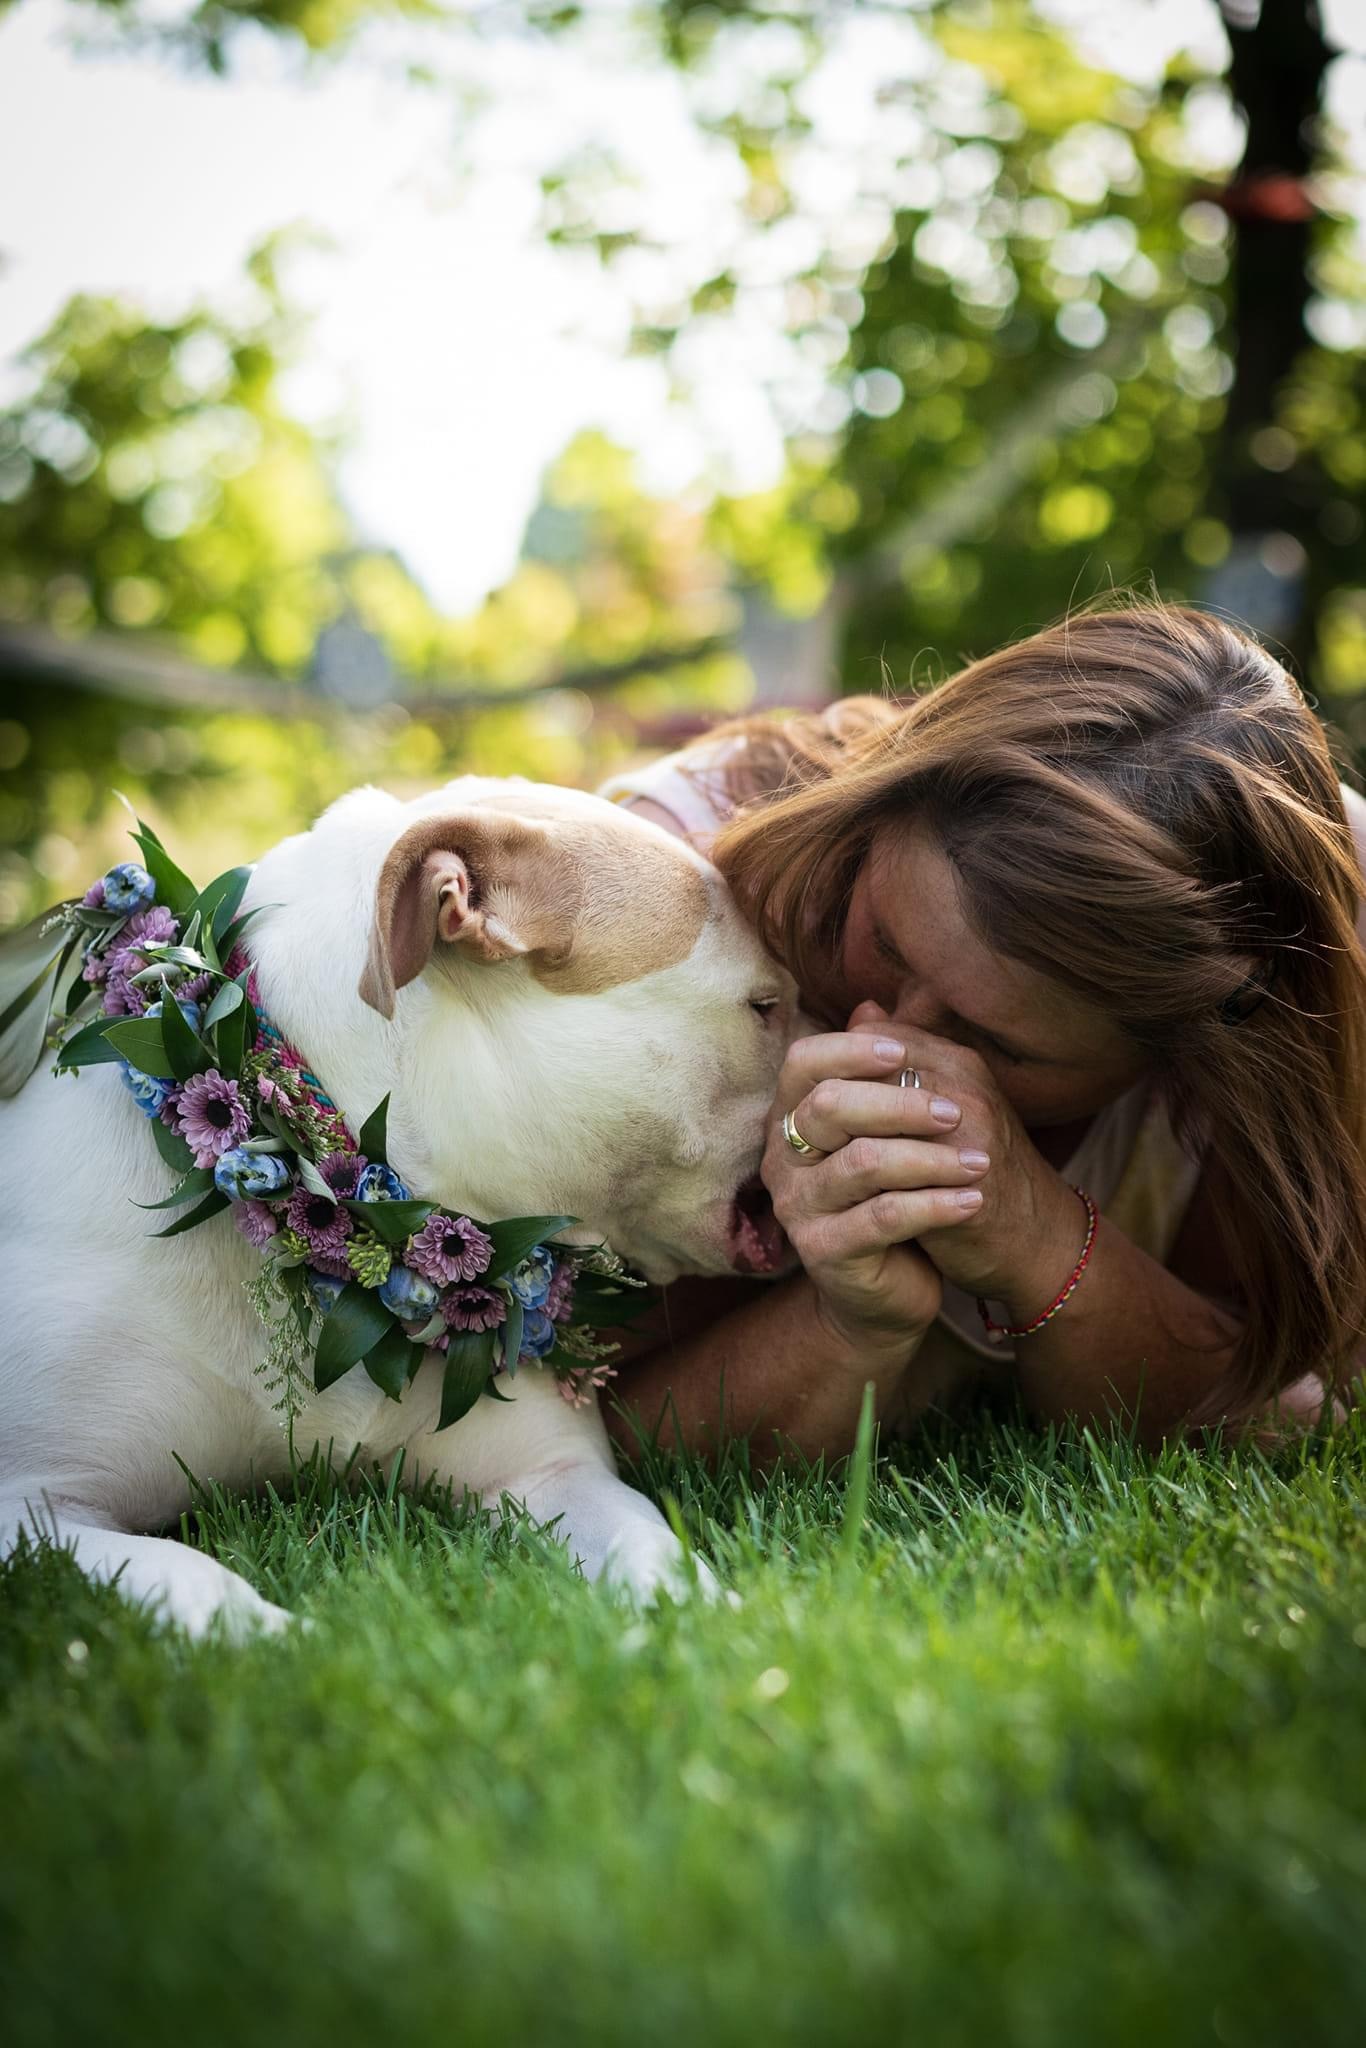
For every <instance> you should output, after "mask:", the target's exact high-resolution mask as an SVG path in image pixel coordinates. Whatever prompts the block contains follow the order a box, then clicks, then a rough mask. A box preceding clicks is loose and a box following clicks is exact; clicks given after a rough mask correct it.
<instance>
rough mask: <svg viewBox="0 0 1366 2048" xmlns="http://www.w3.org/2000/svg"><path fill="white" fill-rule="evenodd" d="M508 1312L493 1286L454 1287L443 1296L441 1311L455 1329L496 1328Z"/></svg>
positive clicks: (505, 1318) (504, 1319) (503, 1320)
mask: <svg viewBox="0 0 1366 2048" xmlns="http://www.w3.org/2000/svg"><path fill="white" fill-rule="evenodd" d="M507 1312H508V1311H507V1303H506V1302H505V1301H504V1299H503V1297H502V1295H501V1294H495V1293H494V1291H493V1289H492V1288H491V1287H452V1288H451V1289H450V1290H449V1292H448V1293H446V1294H443V1295H442V1297H441V1313H442V1315H443V1316H444V1317H445V1319H446V1321H447V1322H448V1323H449V1325H450V1327H451V1328H452V1329H453V1330H496V1329H497V1327H498V1325H499V1323H501V1322H505V1321H506V1320H507Z"/></svg>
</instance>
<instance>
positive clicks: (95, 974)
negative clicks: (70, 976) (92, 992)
mask: <svg viewBox="0 0 1366 2048" xmlns="http://www.w3.org/2000/svg"><path fill="white" fill-rule="evenodd" d="M108 972H109V962H108V961H107V960H106V959H105V957H104V955H103V953H87V954H86V956H85V965H84V967H82V969H81V980H82V981H88V982H90V983H91V984H92V985H93V986H94V987H95V988H100V987H102V986H103V983H104V978H105V976H106V975H107V974H108Z"/></svg>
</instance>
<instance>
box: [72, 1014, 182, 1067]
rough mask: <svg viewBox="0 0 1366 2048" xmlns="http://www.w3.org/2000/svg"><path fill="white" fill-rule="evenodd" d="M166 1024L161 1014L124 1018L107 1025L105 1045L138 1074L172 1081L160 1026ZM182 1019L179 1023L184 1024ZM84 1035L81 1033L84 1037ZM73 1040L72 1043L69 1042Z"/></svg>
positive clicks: (168, 1057) (169, 1062) (169, 1060)
mask: <svg viewBox="0 0 1366 2048" xmlns="http://www.w3.org/2000/svg"><path fill="white" fill-rule="evenodd" d="M165 1021H166V1014H165V1012H164V1011H163V1012H162V1014H161V1016H160V1017H127V1018H124V1019H122V1020H121V1021H120V1022H119V1023H116V1024H113V1025H111V1026H110V1028H109V1030H108V1032H107V1033H106V1034H105V1039H106V1043H107V1044H109V1045H112V1046H113V1048H114V1050H115V1052H116V1053H117V1054H118V1055H119V1057H120V1058H121V1059H125V1060H127V1061H128V1064H129V1065H130V1066H133V1067H137V1068H138V1069H139V1071H140V1072H141V1073H144V1074H154V1075H155V1076H156V1078H157V1080H159V1081H174V1080H176V1079H177V1078H178V1077H177V1075H176V1070H175V1068H174V1067H173V1066H172V1065H171V1059H170V1054H169V1053H168V1052H167V1050H166V1041H165V1039H164V1038H163V1037H162V1035H161V1027H162V1025H163V1024H164V1023H165ZM184 1021H185V1020H184V1018H183V1017H182V1018H181V1022H182V1023H184ZM84 1036H85V1033H84V1032H82V1033H81V1037H84ZM74 1042H75V1041H74V1040H73V1043H74Z"/></svg>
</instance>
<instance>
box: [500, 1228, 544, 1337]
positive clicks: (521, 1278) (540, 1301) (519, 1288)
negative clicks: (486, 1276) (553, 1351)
mask: <svg viewBox="0 0 1366 2048" xmlns="http://www.w3.org/2000/svg"><path fill="white" fill-rule="evenodd" d="M554 1277H555V1261H554V1259H553V1257H552V1256H551V1254H550V1253H549V1252H548V1251H547V1250H546V1248H545V1246H544V1245H543V1244H535V1245H533V1246H532V1247H531V1250H530V1251H529V1252H528V1253H527V1255H526V1257H525V1258H524V1259H523V1260H522V1263H521V1265H520V1266H514V1267H513V1269H512V1271H511V1272H510V1273H509V1274H508V1276H507V1279H506V1281H505V1282H504V1285H505V1286H507V1287H510V1288H511V1290H512V1292H513V1293H514V1294H515V1295H516V1297H517V1299H518V1301H520V1302H521V1304H522V1307H523V1308H526V1309H543V1308H544V1307H545V1305H546V1302H547V1300H548V1299H549V1297H550V1283H551V1281H552V1280H553V1279H554ZM537 1355H538V1356H539V1353H538V1354H537Z"/></svg>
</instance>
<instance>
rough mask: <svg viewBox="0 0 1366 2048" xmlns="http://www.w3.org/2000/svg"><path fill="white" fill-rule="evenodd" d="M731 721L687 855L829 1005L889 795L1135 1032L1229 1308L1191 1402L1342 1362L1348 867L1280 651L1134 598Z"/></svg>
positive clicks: (1365, 1131)
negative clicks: (1216, 1362) (711, 844)
mask: <svg viewBox="0 0 1366 2048" xmlns="http://www.w3.org/2000/svg"><path fill="white" fill-rule="evenodd" d="M736 729H737V730H743V731H744V732H745V734H746V737H747V739H748V741H749V744H748V745H747V746H746V747H745V748H743V749H741V750H739V752H738V753H737V754H736V755H735V757H734V760H735V763H736V766H735V767H734V768H733V769H732V770H731V771H730V772H731V774H732V776H733V778H734V781H733V786H732V795H733V796H734V797H735V798H737V799H739V800H741V801H743V800H744V799H746V798H750V799H755V800H756V801H751V802H749V804H748V805H747V807H746V808H745V809H744V810H743V811H742V813H741V815H740V816H739V817H738V818H737V820H736V821H735V822H734V823H733V824H731V825H730V826H729V827H728V828H727V829H726V830H725V831H724V832H723V833H722V835H721V837H720V839H719V841H718V843H717V847H716V858H717V860H718V862H719V864H720V866H721V867H722V869H723V871H724V872H725V873H726V875H727V876H728V878H729V880H730V882H731V884H732V886H733V888H734V889H735V890H736V893H737V895H738V897H739V899H740V901H741V902H742V903H743V904H744V905H745V907H746V908H747V909H748V911H749V913H750V915H751V916H752V917H753V918H754V920H755V922H756V923H757V925H758V928H759V930H760V933H761V935H762V936H763V938H764V940H765V942H766V943H767V945H768V946H769V948H770V950H771V951H772V952H774V953H776V954H777V956H778V957H779V958H780V959H782V960H784V961H785V962H786V963H787V965H788V966H789V967H790V968H791V969H792V971H793V972H794V974H795V975H796V977H797V980H798V983H799V985H800V986H801V987H802V989H803V990H804V991H805V992H806V995H807V999H808V1001H809V1002H814V1003H815V1004H816V1006H817V1007H822V1006H824V1007H825V1008H826V1010H827V1014H831V1019H832V1021H836V1022H838V1023H842V1022H843V1019H842V1018H835V1017H834V1016H833V1013H832V1009H831V1005H832V1000H833V999H832V992H831V969H832V962H834V961H836V960H837V959H838V954H839V945H840V937H841V934H842V931H843V924H844V918H845V914H846V911H847V908H848V901H849V893H850V889H851V887H852V885H853V881H854V878H855V876H856V875H857V874H858V871H859V869H860V867H861V866H862V864H863V862H864V860H865V859H866V858H867V856H868V853H869V851H870V849H871V847H872V845H873V843H874V841H875V840H876V839H877V838H879V836H880V835H882V834H884V833H885V832H887V831H889V830H890V831H897V830H904V829H905V828H906V827H907V826H908V825H910V824H911V823H912V822H914V823H917V824H919V825H922V826H928V827H929V829H930V830H932V831H933V832H934V834H935V835H936V837H937V838H938V840H939V842H940V844H941V845H942V846H943V848H944V850H945V851H946V853H947V854H948V855H949V857H950V858H951V860H952V861H953V863H954V867H955V871H956V874H957V878H958V883H959V888H960V891H961V894H962V900H963V904H964V908H965V911H966V913H967V915H968V917H969V919H970V920H971V922H972V924H973V925H974V927H975V929H976V930H977V931H978V933H979V934H980V935H981V937H982V938H983V940H984V941H985V942H986V943H987V944H988V945H990V946H991V947H993V948H994V949H995V950H996V951H998V952H1000V953H1003V954H1006V955H1008V956H1009V957H1011V958H1012V959H1016V960H1020V961H1023V962H1025V963H1027V964H1028V965H1029V966H1030V967H1033V968H1035V969H1037V970H1038V971H1039V972H1040V973H1042V974H1044V975H1046V976H1048V977H1049V978H1050V979H1051V980H1053V981H1055V982H1057V983H1059V984H1061V985H1062V986H1064V987H1066V988H1068V989H1070V990H1072V991H1073V992H1075V993H1076V994H1077V995H1079V996H1081V997H1082V998H1083V999H1084V1000H1085V1001H1086V1002H1088V1003H1090V1004H1092V1005H1094V1006H1095V1007H1096V1008H1098V1009H1100V1010H1102V1011H1104V1012H1105V1013H1106V1014H1107V1015H1108V1016H1109V1017H1110V1018H1112V1019H1113V1020H1114V1022H1115V1023H1117V1024H1118V1025H1119V1027H1120V1028H1121V1029H1122V1030H1123V1031H1124V1032H1125V1033H1127V1034H1128V1036H1129V1037H1130V1039H1131V1040H1132V1041H1133V1042H1134V1043H1135V1044H1137V1045H1138V1046H1139V1047H1140V1048H1141V1049H1142V1051H1143V1053H1144V1055H1145V1057H1146V1059H1147V1061H1148V1062H1149V1064H1150V1066H1151V1069H1152V1071H1153V1073H1154V1075H1155V1077H1156V1079H1157V1081H1158V1084H1159V1085H1160V1086H1161V1088H1162V1089H1163V1091H1164V1094H1165V1097H1166V1100H1167V1103H1168V1106H1169V1108H1170V1111H1171V1113H1172V1116H1173V1119H1174V1121H1175V1123H1176V1126H1177V1128H1178V1130H1180V1131H1181V1132H1182V1134H1183V1136H1184V1137H1185V1139H1186V1141H1187V1143H1188V1144H1189V1145H1191V1147H1192V1148H1193V1149H1198V1150H1199V1151H1200V1152H1201V1153H1203V1154H1204V1156H1205V1157H1206V1159H1207V1160H1208V1162H1209V1164H1210V1165H1211V1166H1212V1167H1214V1168H1216V1169H1218V1170H1219V1171H1220V1172H1221V1174H1222V1177H1223V1180H1224V1182H1225V1184H1226V1196H1225V1197H1224V1198H1223V1199H1224V1210H1225V1221H1224V1229H1225V1238H1226V1245H1227V1252H1228V1256H1229V1259H1230V1261H1231V1263H1232V1266H1233V1269H1234V1272H1235V1274H1236V1276H1237V1281H1238V1286H1239V1293H1240V1297H1241V1301H1240V1312H1241V1313H1242V1315H1243V1316H1244V1318H1245V1321H1244V1325H1243V1333H1242V1336H1241V1338H1240V1341H1239V1343H1238V1346H1237V1349H1236V1352H1235V1356H1234V1359H1233V1362H1232V1365H1231V1367H1230V1370H1229V1373H1228V1375H1227V1376H1226V1378H1225V1380H1224V1383H1223V1384H1222V1385H1221V1386H1220V1387H1218V1388H1217V1389H1214V1390H1212V1392H1211V1395H1210V1398H1209V1400H1208V1402H1207V1403H1205V1404H1202V1407H1201V1410H1200V1412H1199V1414H1198V1415H1197V1416H1196V1417H1194V1418H1193V1419H1195V1420H1212V1419H1214V1418H1215V1417H1216V1416H1224V1415H1229V1416H1237V1415H1247V1414H1250V1413H1252V1412H1253V1411H1254V1410H1255V1409H1256V1408H1257V1407H1258V1406H1260V1405H1261V1404H1262V1403H1263V1402H1264V1401H1265V1400H1266V1399H1267V1398H1268V1397H1269V1396H1270V1395H1272V1394H1274V1393H1275V1392H1276V1391H1278V1390H1279V1389H1281V1388H1283V1387H1286V1386H1288V1385H1290V1384H1292V1383H1293V1382H1294V1381H1295V1380H1296V1379H1298V1378H1299V1377H1300V1376H1301V1375H1302V1374H1304V1373H1305V1372H1308V1371H1310V1370H1314V1371H1317V1372H1318V1373H1319V1374H1320V1375H1321V1376H1323V1377H1324V1378H1325V1379H1326V1380H1328V1381H1329V1382H1331V1383H1334V1384H1339V1385H1340V1384H1342V1383H1343V1381H1344V1378H1345V1376H1346V1372H1347V1367H1348V1361H1349V1358H1350V1354H1351V1352H1352V1349H1353V1347H1354V1345H1355V1344H1356V1342H1357V1341H1358V1340H1359V1338H1360V1336H1361V1333H1362V1330H1363V1326H1366V1143H1364V1142H1363V1141H1364V1140H1366V960H1363V955H1362V951H1361V948H1360V947H1359V945H1358V943H1357V939H1356V933H1355V925H1356V917H1357V910H1358V898H1359V895H1360V892H1361V886H1362V885H1361V876H1360V870H1359V868H1358V864H1357V858H1356V852H1355V848H1354V844H1353V840H1352V834H1351V831H1350V830H1349V827H1348V824H1347V819H1346V815H1345V813H1344V810H1343V804H1342V797H1341V792H1340V789H1339V785H1338V776H1337V770H1336V768H1335V766H1334V764H1333V760H1332V756H1331V753H1330V750H1329V746H1328V741H1327V738H1326V736H1325V733H1324V730H1323V728H1322V726H1321V725H1320V724H1319V721H1318V720H1317V719H1316V718H1315V716H1314V714H1313V713H1312V711H1311V710H1310V709H1309V707H1308V706H1307V705H1306V703H1305V701H1304V698H1303V696H1302V695H1301V693H1300V691H1299V690H1298V688H1297V687H1296V685H1295V684H1294V682H1293V681H1292V680H1291V678H1290V677H1289V676H1288V675H1287V673H1286V671H1285V670H1284V669H1283V668H1282V667H1281V666H1280V665H1279V664H1278V663H1277V662H1276V661H1274V660H1273V659H1272V657H1271V656H1270V655H1269V654H1267V653H1266V652H1265V650H1264V649H1263V648H1261V647H1260V646H1258V644H1257V643H1256V642H1255V641H1253V640H1251V639H1249V638H1248V637H1246V636H1245V635H1244V634H1242V633H1240V632H1238V631H1236V630H1235V629H1234V628H1233V627H1232V626H1230V625H1228V624H1226V623H1225V622H1224V621H1223V620H1222V619H1219V618H1215V617H1212V616H1210V615H1208V614H1205V613H1202V612H1195V611H1186V610H1179V609H1173V608H1169V607H1166V606H1162V605H1157V604H1151V603H1145V604H1138V605H1133V606H1129V607H1126V608H1124V609H1119V610H1106V611H1102V612H1091V613H1087V614H1085V615H1083V616H1080V617H1073V618H1071V619H1069V620H1067V621H1065V622H1063V623H1062V624H1059V625H1056V626H1053V627H1050V628H1049V629H1047V630H1046V631H1044V632H1042V633H1037V634H1035V635H1034V636H1033V637H1032V638H1030V639H1028V640H1025V641H1022V642H1020V643H1019V644H1017V645H1015V646H1011V647H1007V648H1005V649H1003V650H1002V651H1001V652H1000V653H998V654H993V655H989V656H988V657H987V658H986V659H985V660H983V661H977V662H974V663H973V664H972V665H971V667H969V668H966V669H964V670H963V671H962V672H961V673H960V674H958V675H956V676H953V677H952V678H951V679H950V680H949V681H947V682H945V683H942V684H940V685H939V687H938V688H936V689H934V690H932V691H930V692H929V693H928V694H926V695H924V696H922V697H920V698H918V699H915V700H913V701H911V702H908V703H906V704H903V705H897V704H895V703H887V702H883V701H880V700H877V699H871V698H865V699H852V700H846V702H845V703H844V704H843V705H841V706H839V707H837V711H836V714H835V715H834V717H833V719H832V718H831V716H830V715H827V717H826V718H825V719H798V720H794V721H791V722H790V723H789V725H788V726H786V727H784V728H779V729H776V730H775V729H774V728H773V727H771V726H767V727H765V726H763V725H762V724H760V723H758V722H753V721H752V722H749V723H748V724H745V725H742V726H741V727H739V728H736ZM765 791H767V792H770V793H771V794H768V795H767V796H766V797H765V796H764V794H763V793H764V792H765ZM760 798H762V799H763V800H761V801H759V800H758V799H760Z"/></svg>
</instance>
